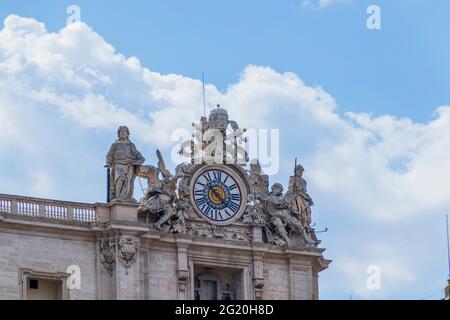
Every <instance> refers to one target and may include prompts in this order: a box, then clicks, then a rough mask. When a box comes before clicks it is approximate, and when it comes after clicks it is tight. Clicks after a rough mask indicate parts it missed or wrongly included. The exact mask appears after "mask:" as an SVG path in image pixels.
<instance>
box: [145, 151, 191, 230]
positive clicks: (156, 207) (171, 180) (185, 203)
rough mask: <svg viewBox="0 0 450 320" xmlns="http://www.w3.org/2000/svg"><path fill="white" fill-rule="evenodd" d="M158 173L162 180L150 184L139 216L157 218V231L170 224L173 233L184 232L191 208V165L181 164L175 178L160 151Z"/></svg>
mask: <svg viewBox="0 0 450 320" xmlns="http://www.w3.org/2000/svg"><path fill="white" fill-rule="evenodd" d="M156 154H157V157H158V172H159V173H161V176H162V179H158V178H157V180H156V181H155V182H154V183H150V184H149V187H148V189H147V190H146V191H145V194H144V198H143V199H141V201H140V203H139V204H140V205H139V207H138V214H150V215H155V216H156V217H157V221H156V222H155V228H156V230H161V227H162V225H164V224H168V225H169V229H170V230H172V231H173V232H177V233H180V232H184V231H185V228H186V222H185V220H186V216H185V214H186V212H187V209H188V208H189V205H190V204H189V200H188V193H187V192H188V190H187V189H188V188H187V182H186V179H187V178H188V176H189V169H190V165H188V164H181V165H178V166H177V168H176V174H175V176H172V174H171V173H170V172H169V170H167V168H166V166H165V164H164V160H163V158H162V156H161V153H160V152H159V150H157V151H156Z"/></svg>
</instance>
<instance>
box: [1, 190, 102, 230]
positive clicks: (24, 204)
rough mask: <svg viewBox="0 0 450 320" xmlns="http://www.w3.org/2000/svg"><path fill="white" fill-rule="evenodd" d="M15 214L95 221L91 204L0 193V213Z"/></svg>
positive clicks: (95, 217)
mask: <svg viewBox="0 0 450 320" xmlns="http://www.w3.org/2000/svg"><path fill="white" fill-rule="evenodd" d="M1 213H3V214H16V215H21V216H29V217H42V218H48V219H56V220H67V221H78V222H87V223H89V222H96V221H97V215H96V212H95V206H94V205H92V204H85V203H76V202H65V201H57V200H47V199H40V198H30V197H21V196H12V195H4V194H0V214H1Z"/></svg>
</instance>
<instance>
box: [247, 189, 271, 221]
mask: <svg viewBox="0 0 450 320" xmlns="http://www.w3.org/2000/svg"><path fill="white" fill-rule="evenodd" d="M242 222H243V223H247V224H265V223H266V219H265V214H264V204H263V203H261V200H260V199H258V198H257V197H256V196H255V195H254V194H251V193H250V194H248V195H247V206H246V209H245V214H244V216H243V217H242Z"/></svg>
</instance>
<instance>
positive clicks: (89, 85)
mask: <svg viewBox="0 0 450 320" xmlns="http://www.w3.org/2000/svg"><path fill="white" fill-rule="evenodd" d="M327 4H328V5H329V4H331V2H327V3H326V2H323V3H322V5H324V6H325V5H327ZM201 87H202V85H201V81H199V80H198V79H191V78H188V77H184V76H181V75H175V74H169V75H162V74H159V73H157V72H153V71H151V70H149V69H147V68H145V67H143V66H142V65H141V63H140V62H139V60H138V59H137V58H136V57H129V58H127V57H124V56H123V55H121V54H120V53H117V52H116V51H115V49H114V47H113V46H111V45H110V44H108V43H107V42H106V41H105V40H104V39H103V38H102V37H101V36H99V35H98V34H96V33H95V32H93V31H92V30H91V29H90V28H89V27H88V26H86V25H84V24H83V23H77V24H72V25H69V26H67V27H65V28H63V29H62V30H60V31H59V32H56V33H50V32H48V31H46V29H45V26H44V25H43V24H42V23H39V22H37V21H36V20H34V19H27V18H22V17H18V16H14V15H12V16H9V17H7V18H6V19H5V21H4V28H3V29H2V30H1V31H0V130H1V132H2V139H1V140H0V163H2V166H0V176H2V177H5V178H4V179H0V190H1V192H6V193H18V194H29V195H35V196H45V197H52V198H63V199H67V200H74V201H92V202H93V201H101V200H102V199H103V198H104V171H103V164H104V156H105V154H106V152H107V149H108V147H109V144H110V143H111V142H112V141H113V139H114V137H115V130H116V127H117V126H118V125H121V124H126V125H128V126H129V127H130V129H131V134H132V139H134V140H135V142H136V144H137V146H138V148H139V149H140V150H141V151H142V152H143V154H144V155H145V156H146V157H147V158H148V160H149V161H148V162H152V163H154V162H155V159H154V150H155V148H156V147H162V148H165V154H167V156H166V158H169V152H168V149H169V148H170V147H171V146H172V145H173V142H171V141H170V136H171V133H172V132H173V130H174V129H177V128H187V129H189V128H190V125H191V122H192V121H195V120H198V118H199V117H200V115H201V113H202V107H201V106H202V91H201ZM206 91H207V92H206V93H207V97H208V101H209V102H210V103H211V104H216V103H220V104H222V105H224V106H225V107H226V108H227V109H228V110H229V113H230V118H232V119H233V120H237V121H238V123H239V124H240V125H241V126H244V127H247V128H251V127H259V128H280V129H281V132H280V134H281V136H280V138H281V163H282V164H283V165H282V168H281V172H280V175H279V176H277V177H272V178H271V182H275V180H278V181H281V180H286V178H287V176H288V175H289V174H291V170H292V168H291V166H290V163H291V162H292V159H291V157H293V156H294V155H298V154H300V156H301V158H300V160H301V162H302V163H303V164H304V166H305V168H306V173H305V175H306V178H307V179H308V182H309V188H310V193H311V195H312V196H313V198H314V200H315V203H316V208H315V211H314V214H315V217H318V218H320V217H326V218H328V219H330V220H329V221H333V220H332V219H336V220H339V221H340V220H343V221H351V220H352V219H355V218H357V219H366V220H364V223H365V224H367V223H368V222H367V221H377V222H379V223H393V224H396V223H398V224H399V225H401V223H402V221H406V220H408V219H410V218H412V217H422V216H423V217H424V216H431V215H432V214H433V213H439V212H441V209H442V208H444V207H450V188H448V181H449V178H450V152H449V150H450V140H449V139H445V138H444V137H448V136H450V107H446V106H442V107H439V108H438V109H437V110H436V113H435V115H434V118H433V119H432V120H431V121H429V122H427V123H417V122H413V121H412V120H410V119H406V118H405V119H397V118H395V117H393V116H390V115H385V116H382V117H374V116H371V115H369V114H357V113H348V114H346V115H341V114H339V113H338V111H337V108H336V102H335V100H334V98H333V97H332V96H331V95H330V94H328V93H327V92H326V91H325V90H323V89H322V88H321V87H319V86H316V87H313V86H309V85H307V84H305V83H304V82H303V81H302V80H301V79H300V78H299V77H298V76H297V75H296V74H294V73H289V72H287V73H278V72H276V71H275V70H273V69H271V68H268V67H260V66H253V65H250V66H247V67H246V68H245V70H243V72H242V74H241V76H240V79H239V81H238V82H237V83H235V84H232V85H230V86H229V87H228V88H227V90H226V91H225V92H221V91H220V90H219V89H218V88H217V87H216V86H214V85H213V84H208V85H207V87H206ZM334 216H337V217H339V219H337V218H333V217H334ZM332 227H333V226H331V225H330V228H332ZM366 228H370V226H369V225H367V226H366ZM350 236H351V235H347V237H350ZM417 239H418V238H417ZM366 240H367V239H366ZM417 241H420V239H418V240H417ZM363 243H364V241H363V240H362V239H359V243H358V244H357V245H359V249H360V251H359V252H357V253H355V254H356V255H357V257H353V258H352V259H350V260H349V261H350V262H349V263H348V264H345V262H343V264H341V265H340V268H341V269H340V270H341V271H340V272H342V273H344V274H345V272H347V273H349V272H353V271H352V270H351V269H352V268H359V269H361V268H362V267H364V266H366V264H367V263H371V262H370V261H371V258H373V257H380V261H382V262H381V263H382V264H383V265H384V267H383V268H384V269H385V270H386V275H387V277H388V278H389V277H390V279H392V281H395V279H398V280H397V281H399V282H400V283H406V282H408V281H412V279H415V278H416V277H417V275H416V272H415V271H414V270H411V271H408V273H407V274H406V275H403V276H402V274H399V271H398V270H403V266H404V265H405V261H407V259H406V258H402V259H401V260H399V259H394V258H393V256H392V254H391V253H389V254H385V255H382V254H380V253H376V254H375V253H374V255H370V256H367V255H365V254H363V253H364V252H365V249H366V248H365V247H364V246H363ZM357 245H356V246H357ZM336 254H339V255H341V261H342V257H343V256H344V254H343V253H342V252H340V251H336ZM338 258H339V257H338ZM337 261H339V259H337ZM383 261H384V262H383ZM352 266H353V267H352ZM332 267H333V266H332ZM345 270H347V271H345ZM348 270H350V271H348ZM364 270H365V269H364ZM355 290H356V289H355ZM361 294H363V292H362V293H361Z"/></svg>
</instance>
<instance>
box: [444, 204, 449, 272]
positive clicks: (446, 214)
mask: <svg viewBox="0 0 450 320" xmlns="http://www.w3.org/2000/svg"><path fill="white" fill-rule="evenodd" d="M445 225H446V227H447V229H446V231H447V259H448V278H449V280H450V240H449V235H448V213H447V211H445Z"/></svg>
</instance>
